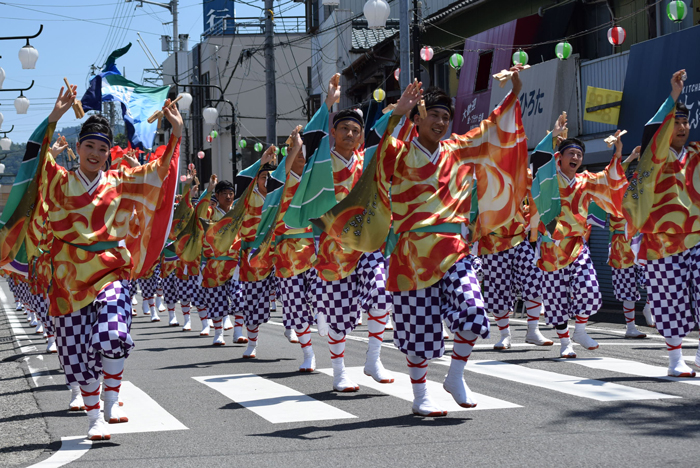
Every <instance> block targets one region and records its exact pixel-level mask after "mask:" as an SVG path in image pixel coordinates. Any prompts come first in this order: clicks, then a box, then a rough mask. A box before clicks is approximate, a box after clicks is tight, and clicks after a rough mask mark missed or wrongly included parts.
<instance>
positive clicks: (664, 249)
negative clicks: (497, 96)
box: [624, 70, 700, 377]
mask: <svg viewBox="0 0 700 468" xmlns="http://www.w3.org/2000/svg"><path fill="white" fill-rule="evenodd" d="M684 75H685V70H679V71H677V72H676V73H674V74H673V77H672V78H671V95H670V96H669V97H668V99H666V101H664V103H663V104H662V105H661V107H660V108H659V110H658V112H657V113H656V115H654V117H652V119H651V120H650V121H649V122H648V123H647V125H646V127H645V130H644V139H643V141H642V150H641V154H642V156H641V159H640V161H639V165H638V166H637V178H636V179H635V180H633V181H632V183H631V184H630V189H629V190H628V192H627V193H626V194H625V199H624V208H625V213H626V218H627V220H628V221H629V222H630V223H632V224H633V225H634V226H635V227H636V228H637V229H638V230H639V232H641V233H642V234H643V235H644V237H643V240H642V244H641V247H640V251H639V258H640V259H642V260H646V262H647V295H648V297H649V302H650V304H651V309H652V312H653V314H654V319H655V321H656V329H657V330H658V331H659V333H660V334H661V335H662V336H663V337H664V338H665V339H666V348H667V350H668V355H669V366H668V375H669V376H673V377H695V371H694V370H693V369H691V368H690V367H689V366H688V365H687V364H686V363H685V361H684V359H683V353H682V349H681V346H682V343H683V338H684V337H685V336H687V335H688V333H690V332H691V331H692V330H693V329H694V328H695V326H696V325H697V324H698V323H699V321H700V320H699V311H700V306H699V305H698V302H697V298H698V297H699V294H700V195H699V191H700V186H699V184H700V182H698V181H700V177H699V174H698V171H700V165H698V162H700V143H698V142H692V143H690V144H687V141H688V136H689V133H690V124H689V121H688V116H689V111H688V108H687V107H686V106H685V105H684V104H682V103H680V102H678V98H679V97H680V95H681V92H682V91H683V77H684ZM695 364H696V365H697V366H700V348H699V350H698V353H697V354H696V356H695Z"/></svg>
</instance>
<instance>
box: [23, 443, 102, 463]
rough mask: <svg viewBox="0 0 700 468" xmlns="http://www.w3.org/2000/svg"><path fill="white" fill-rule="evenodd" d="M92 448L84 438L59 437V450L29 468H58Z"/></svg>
mask: <svg viewBox="0 0 700 468" xmlns="http://www.w3.org/2000/svg"><path fill="white" fill-rule="evenodd" d="M90 447H92V441H91V440H87V439H86V438H85V436H76V437H61V448H60V449H58V451H57V452H56V453H54V454H53V455H51V456H50V457H49V458H47V459H46V460H44V461H40V462H39V463H35V464H34V465H32V466H30V467H29V468H59V467H61V466H63V465H67V464H68V463H71V462H74V461H75V460H77V459H78V458H80V457H82V456H83V455H85V454H86V453H87V451H88V450H90Z"/></svg>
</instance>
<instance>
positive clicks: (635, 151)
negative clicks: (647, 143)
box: [625, 146, 642, 163]
mask: <svg viewBox="0 0 700 468" xmlns="http://www.w3.org/2000/svg"><path fill="white" fill-rule="evenodd" d="M641 152H642V147H641V146H637V147H636V148H635V149H633V150H632V153H630V155H629V156H627V159H625V162H626V163H631V162H632V161H634V160H635V159H639V155H640V153H641Z"/></svg>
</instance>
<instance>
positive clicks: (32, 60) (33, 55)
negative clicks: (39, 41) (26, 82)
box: [19, 44, 39, 70]
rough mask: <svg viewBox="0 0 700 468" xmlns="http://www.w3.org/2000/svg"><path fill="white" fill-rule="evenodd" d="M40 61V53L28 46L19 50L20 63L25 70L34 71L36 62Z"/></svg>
mask: <svg viewBox="0 0 700 468" xmlns="http://www.w3.org/2000/svg"><path fill="white" fill-rule="evenodd" d="M37 60H39V51H38V50H36V49H35V48H34V47H32V46H30V45H29V44H27V45H26V46H24V47H22V48H21V49H19V61H20V62H22V68H24V69H25V70H33V69H34V66H35V65H36V61H37Z"/></svg>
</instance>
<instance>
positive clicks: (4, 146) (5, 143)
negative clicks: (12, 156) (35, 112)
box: [0, 136, 12, 151]
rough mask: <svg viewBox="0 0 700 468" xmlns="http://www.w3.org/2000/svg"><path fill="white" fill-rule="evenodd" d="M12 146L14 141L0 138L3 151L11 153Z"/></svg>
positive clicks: (0, 147)
mask: <svg viewBox="0 0 700 468" xmlns="http://www.w3.org/2000/svg"><path fill="white" fill-rule="evenodd" d="M10 146H12V140H10V139H9V138H7V137H6V136H5V137H2V138H0V149H2V150H3V151H9V150H10Z"/></svg>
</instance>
